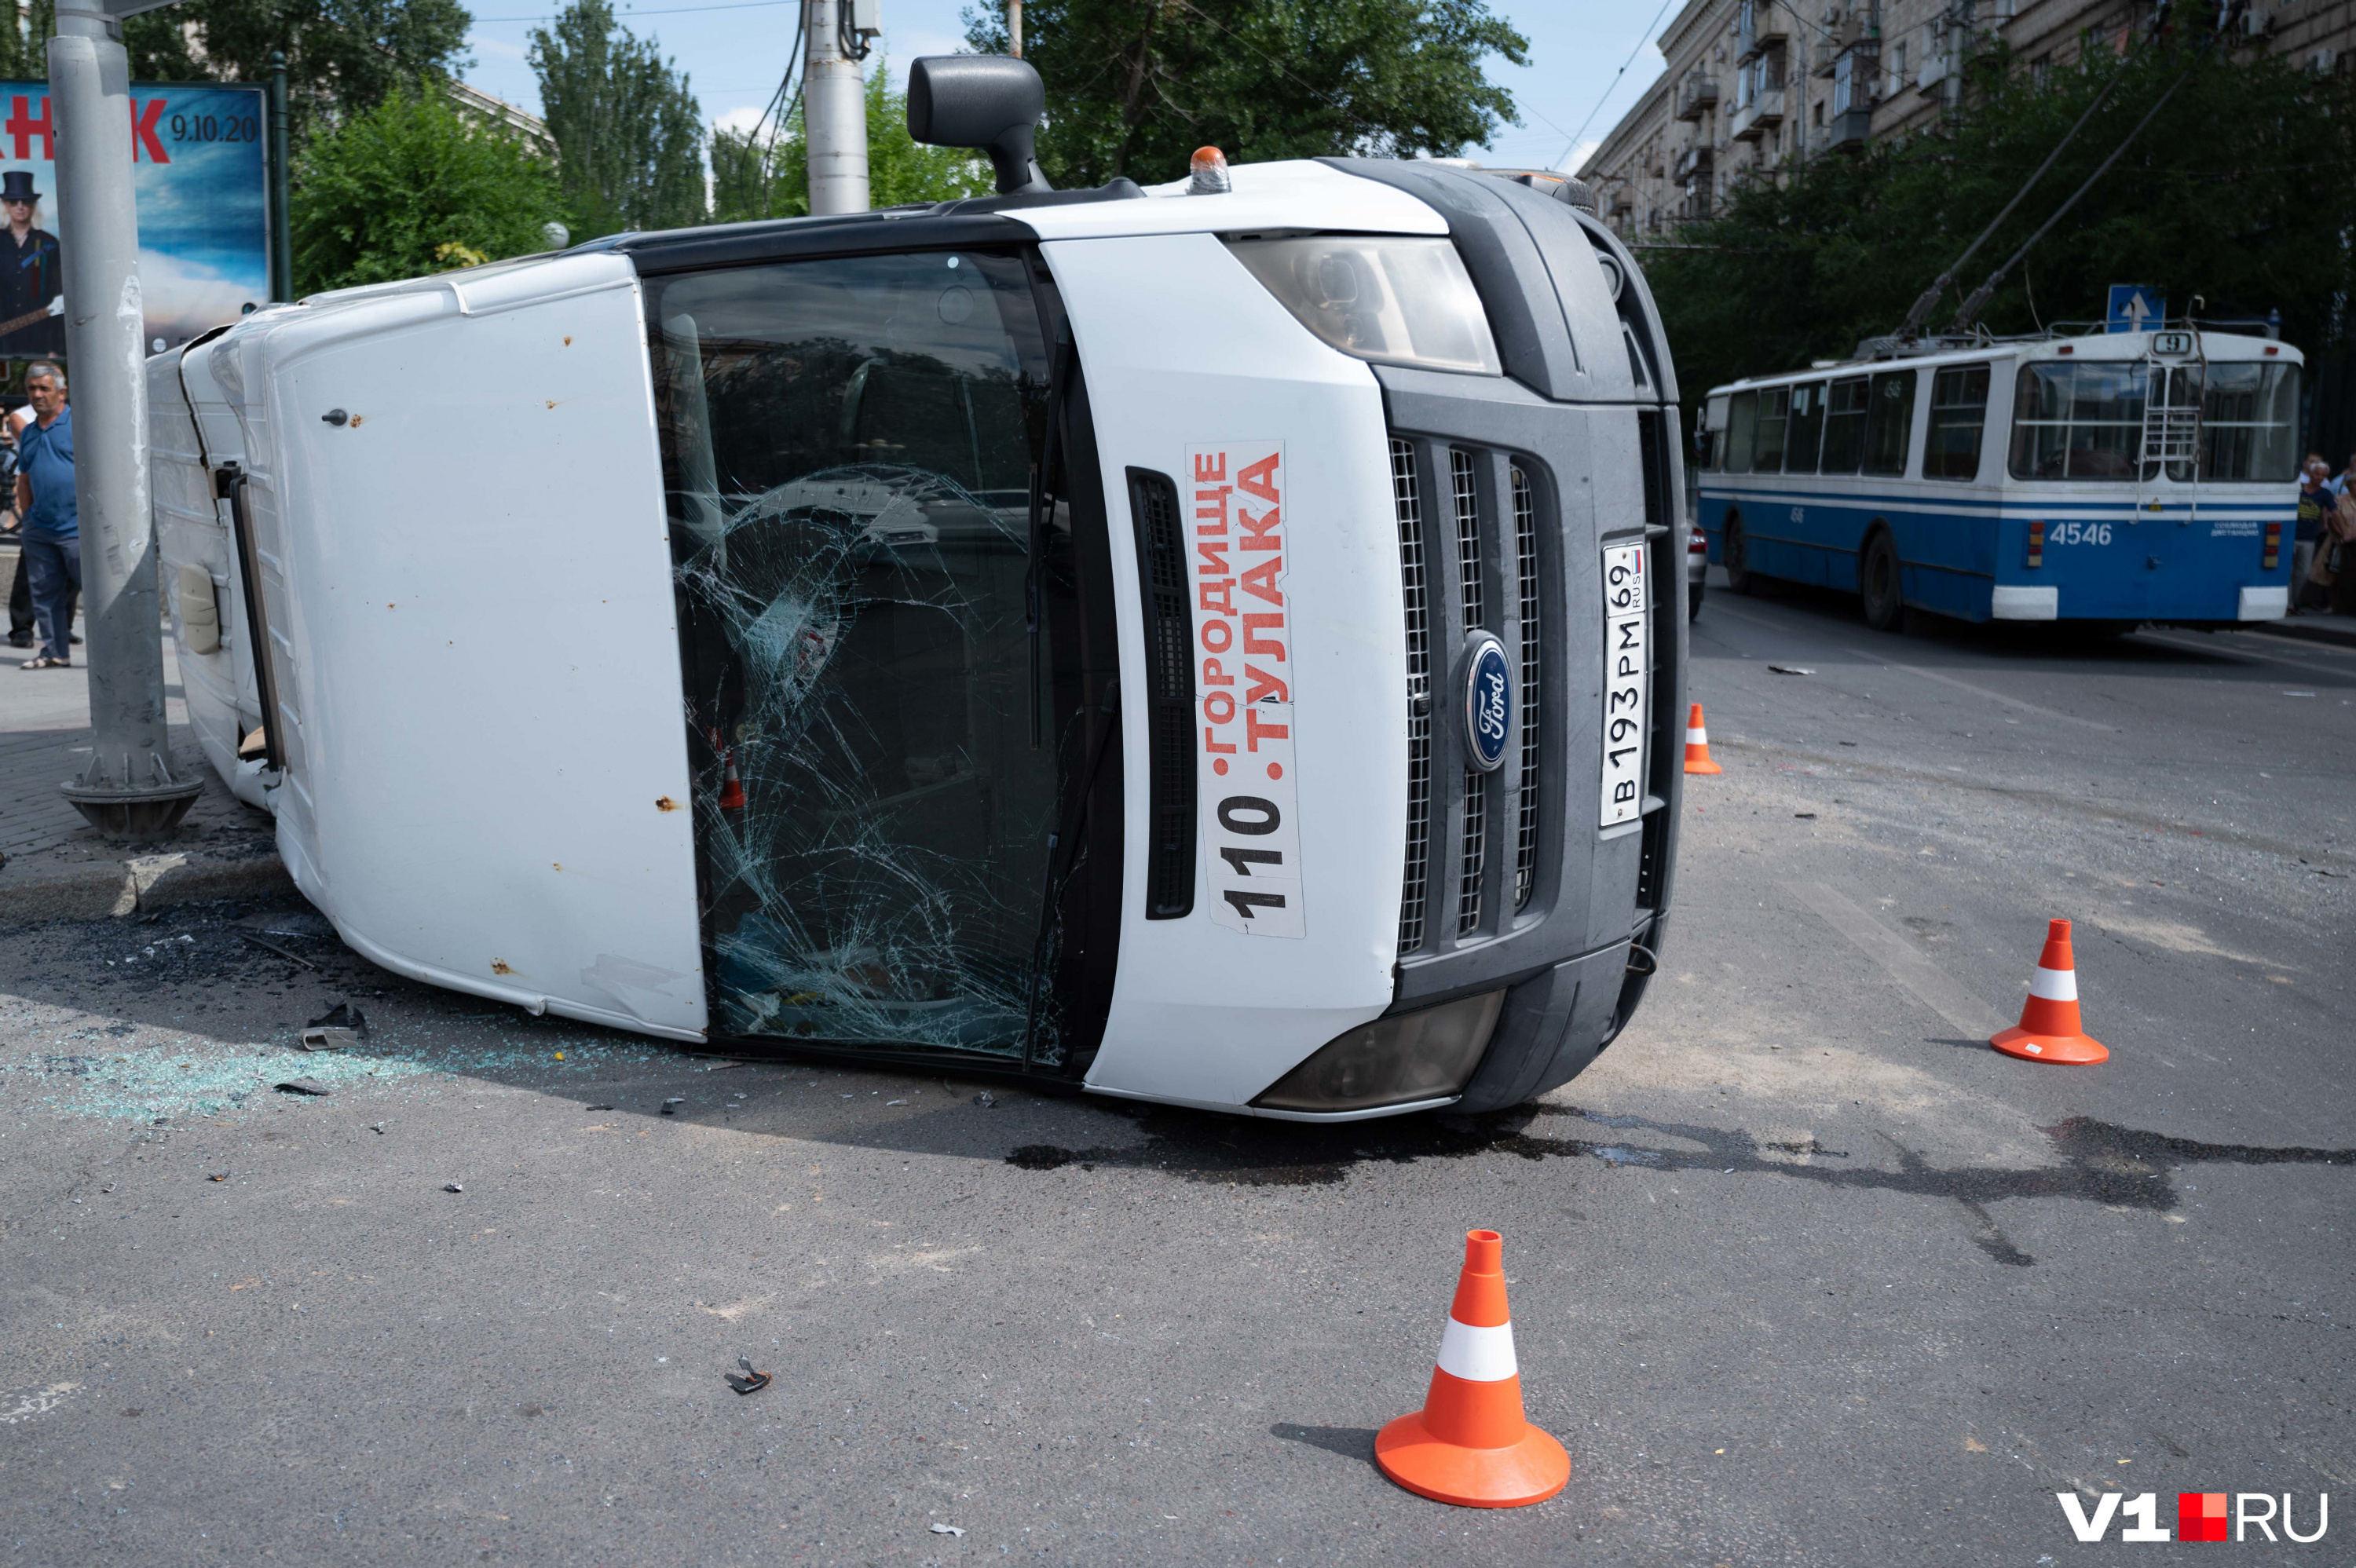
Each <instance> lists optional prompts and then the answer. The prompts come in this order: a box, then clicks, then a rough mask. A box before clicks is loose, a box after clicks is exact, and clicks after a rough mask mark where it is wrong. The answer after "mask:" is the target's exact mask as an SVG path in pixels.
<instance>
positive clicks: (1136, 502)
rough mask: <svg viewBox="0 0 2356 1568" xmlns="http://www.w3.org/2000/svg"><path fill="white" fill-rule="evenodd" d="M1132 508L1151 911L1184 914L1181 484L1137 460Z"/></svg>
mask: <svg viewBox="0 0 2356 1568" xmlns="http://www.w3.org/2000/svg"><path fill="white" fill-rule="evenodd" d="M1129 509H1130V520H1131V522H1132V523H1133V524H1134V526H1135V528H1136V531H1137V572H1138V588H1139V598H1140V602H1141V604H1142V605H1143V607H1144V611H1145V656H1146V662H1147V665H1148V670H1147V677H1148V680H1149V683H1150V689H1149V693H1148V699H1147V719H1146V748H1147V757H1148V764H1149V769H1150V773H1149V784H1148V795H1149V803H1148V805H1147V822H1148V828H1147V836H1146V856H1145V918H1146V919H1148V920H1177V919H1179V918H1180V917H1182V916H1183V915H1186V914H1190V913H1192V912H1194V647H1193V644H1192V640H1191V639H1192V636H1193V611H1192V608H1191V607H1190V606H1189V605H1188V604H1187V603H1186V542H1185V539H1184V537H1183V533H1182V532H1181V530H1180V527H1179V522H1178V486H1177V485H1176V484H1175V483H1174V482H1173V480H1172V479H1171V478H1170V476H1169V475H1166V474H1156V473H1153V472H1151V470H1149V469H1143V468H1132V469H1130V471H1129Z"/></svg>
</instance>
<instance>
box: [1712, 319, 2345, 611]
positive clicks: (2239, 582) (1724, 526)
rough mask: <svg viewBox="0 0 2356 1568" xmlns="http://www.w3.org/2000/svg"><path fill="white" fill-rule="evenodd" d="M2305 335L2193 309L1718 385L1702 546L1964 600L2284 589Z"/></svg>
mask: <svg viewBox="0 0 2356 1568" xmlns="http://www.w3.org/2000/svg"><path fill="white" fill-rule="evenodd" d="M2299 363H2300V359H2299V355H2298V351H2297V349H2295V348H2292V347H2289V346H2287V345H2286V344H2282V343H2277V342H2274V341H2271V340H2269V339H2267V338H2265V337H2256V336H2237V335H2233V334H2228V333H2221V332H2203V331H2198V330H2194V329H2192V328H2190V327H2189V326H2188V327H2186V328H2184V329H2181V330H2162V331H2157V332H2136V333H2115V334H2103V333H2099V332H2098V333H2097V334H2095V335H2093V336H2079V337H2065V336H2047V337H2040V338H2034V339H2028V340H2019V341H1981V342H1976V343H1973V344H1970V345H1967V346H1965V347H1956V346H1955V344H1954V340H1952V339H1950V340H1947V341H1945V342H1943V343H1937V344H1933V345H1926V346H1925V347H1923V348H1922V350H1921V351H1920V352H1915V351H1911V350H1908V351H1901V353H1899V354H1898V355H1897V356H1895V357H1885V358H1877V359H1871V360H1856V361H1846V362H1842V363H1838V364H1832V363H1825V362H1819V363H1818V364H1817V365H1816V367H1815V368H1813V369H1810V370H1807V371H1805V372H1803V373H1800V374H1796V375H1786V376H1767V377H1760V378H1756V379H1750V380H1742V381H1737V382H1734V383H1733V384H1731V385H1730V386H1724V387H1719V388H1716V389H1712V390H1711V392H1710V394H1709V401H1708V408H1707V411H1706V412H1705V414H1704V418H1703V421H1702V430H1701V432H1699V441H1698V443H1697V444H1698V445H1699V447H1700V459H1701V464H1700V465H1701V468H1702V470H1703V472H1702V473H1701V475H1700V476H1699V482H1698V484H1697V491H1698V493H1699V498H1700V522H1701V527H1702V528H1703V529H1704V530H1705V532H1706V533H1707V534H1708V539H1709V559H1710V560H1713V561H1716V562H1718V563H1719V564H1721V565H1723V566H1724V567H1725V568H1726V571H1727V576H1728V579H1729V581H1730V584H1731V586H1733V587H1734V589H1735V590H1736V591H1737V592H1745V591H1747V590H1748V589H1749V588H1750V587H1751V584H1752V581H1753V580H1755V579H1759V578H1775V579H1780V580H1783V581H1793V582H1804V583H1812V584H1815V585H1817V586H1821V587H1827V588H1838V589H1844V590H1849V591H1853V592H1857V593H1858V595H1859V596H1861V597H1862V598H1863V600H1864V601H1865V618H1866V620H1867V622H1868V623H1869V624H1871V625H1873V626H1874V627H1875V628H1877V629H1879V630H1887V629H1888V628H1890V627H1891V626H1892V625H1894V624H1897V622H1898V621H1899V619H1900V617H1901V613H1903V611H1904V610H1905V609H1906V608H1907V607H1908V606H1913V607H1915V608H1918V609H1922V610H1929V611H1934V612H1936V613H1940V614H1943V615H1952V616H1954V617H1956V618H1958V619H1961V620H1965V621H1987V620H2014V621H2055V620H2067V621H2076V622H2081V623H2095V624H2108V625H2109V626H2111V627H2114V628H2117V627H2126V626H2132V625H2134V624H2137V623H2140V622H2146V621H2157V622H2167V623H2170V624H2177V625H2198V626H2209V627H2217V626H2223V625H2230V624H2234V623H2237V622H2243V621H2266V620H2274V619H2276V618H2278V617H2280V616H2281V615H2283V614H2284V613H2286V610H2287V609H2288V603H2289V587H2290V571H2291V549H2290V545H2291V535H2292V532H2293V527H2294V524H2295V523H2296V521H2297V496H2298V481H2297V469H2298V448H2297V435H2298V419H2297V414H2298V367H2299Z"/></svg>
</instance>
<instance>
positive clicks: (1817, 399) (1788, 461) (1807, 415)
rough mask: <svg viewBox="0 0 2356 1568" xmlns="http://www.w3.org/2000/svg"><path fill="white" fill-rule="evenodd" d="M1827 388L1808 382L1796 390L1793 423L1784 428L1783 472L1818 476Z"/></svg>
mask: <svg viewBox="0 0 2356 1568" xmlns="http://www.w3.org/2000/svg"><path fill="white" fill-rule="evenodd" d="M1824 429H1825V384H1824V383H1823V382H1822V381H1808V382H1804V383H1802V384H1801V385H1799V386H1797V387H1794V388H1793V389H1792V422H1791V423H1790V424H1788V425H1786V426H1784V427H1783V472H1784V473H1786V474H1814V473H1815V471H1816V451H1817V448H1818V446H1819V445H1820V444H1821V443H1822V441H1823V439H1824Z"/></svg>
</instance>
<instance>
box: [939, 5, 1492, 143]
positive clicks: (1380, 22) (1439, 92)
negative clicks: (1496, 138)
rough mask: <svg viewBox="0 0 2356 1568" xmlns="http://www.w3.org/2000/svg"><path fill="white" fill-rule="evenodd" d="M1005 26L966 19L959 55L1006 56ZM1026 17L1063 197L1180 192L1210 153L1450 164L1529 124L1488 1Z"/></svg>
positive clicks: (1028, 50) (1138, 8)
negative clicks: (1192, 158) (1174, 187)
mask: <svg viewBox="0 0 2356 1568" xmlns="http://www.w3.org/2000/svg"><path fill="white" fill-rule="evenodd" d="M997 11H998V7H996V6H991V7H990V9H989V11H987V12H985V13H982V14H980V15H977V14H975V13H973V12H968V13H967V16H968V26H967V30H966V40H967V42H969V44H971V45H972V46H973V47H974V48H977V49H980V50H983V51H985V52H988V53H991V54H1003V53H1005V52H1006V30H1005V25H1004V21H1003V18H1002V17H1001V16H999V15H998V14H997ZM1023 43H1024V50H1023V54H1024V58H1025V59H1029V60H1030V61H1031V63H1032V64H1033V65H1035V66H1037V67H1038V68H1039V74H1040V75H1041V76H1042V77H1043V78H1044V79H1045V80H1046V84H1047V119H1046V124H1045V126H1044V128H1043V130H1042V131H1041V133H1040V140H1039V161H1040V164H1041V165H1042V166H1043V167H1044V169H1045V170H1046V171H1047V174H1048V176H1049V177H1050V178H1052V179H1054V180H1055V182H1056V183H1057V184H1058V185H1069V186H1088V185H1101V184H1103V183H1104V182H1105V181H1106V180H1108V179H1110V178H1112V177H1113V176H1115V175H1128V176H1131V177H1133V178H1136V179H1139V180H1141V181H1146V182H1151V181H1157V180H1168V179H1176V178H1179V177H1180V176H1183V175H1184V174H1185V172H1186V161H1187V158H1188V157H1189V155H1192V154H1193V152H1194V149H1195V148H1196V147H1198V146H1203V145H1205V144H1208V145H1213V146H1216V147H1218V148H1220V149H1221V150H1222V151H1224V152H1225V153H1226V155H1227V157H1228V159H1229V160H1230V161H1235V162H1241V161H1245V160H1253V161H1264V160H1268V159H1272V158H1305V157H1318V156H1323V155H1342V154H1359V155H1366V156H1371V157H1412V156H1415V155H1418V154H1421V153H1437V154H1453V153H1456V152H1458V151H1459V150H1461V149H1462V148H1463V147H1465V146H1466V145H1468V144H1482V145H1486V144H1487V143H1488V140H1489V138H1490V137H1491V136H1493V135H1494V134H1495V133H1496V131H1497V128H1498V125H1499V124H1500V123H1513V124H1519V123H1520V121H1519V119H1518V118H1517V117H1516V116H1515V112H1514V100H1513V96H1512V94H1510V93H1508V92H1507V91H1505V89H1504V88H1502V87H1498V86H1496V85H1495V84H1494V83H1493V82H1491V81H1490V80H1488V79H1487V78H1486V77H1485V76H1483V74H1482V70H1481V62H1482V60H1483V58H1484V57H1485V56H1487V55H1490V54H1496V55H1499V56H1502V57H1503V58H1504V59H1506V60H1509V61H1511V62H1512V63H1513V64H1515V65H1522V64H1525V63H1526V60H1525V59H1524V57H1523V49H1524V48H1525V47H1526V39H1524V38H1523V37H1522V36H1521V35H1520V34H1519V33H1517V32H1515V31H1514V29H1513V27H1511V26H1510V25H1508V24H1507V23H1506V22H1505V20H1504V19H1503V18H1502V17H1498V16H1491V15H1490V14H1489V8H1488V5H1487V4H1486V0H1027V3H1026V4H1025V5H1024V6H1023Z"/></svg>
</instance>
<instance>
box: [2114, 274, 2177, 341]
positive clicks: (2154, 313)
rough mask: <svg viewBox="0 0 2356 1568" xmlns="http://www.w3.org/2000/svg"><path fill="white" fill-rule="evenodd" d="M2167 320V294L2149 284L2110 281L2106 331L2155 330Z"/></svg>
mask: <svg viewBox="0 0 2356 1568" xmlns="http://www.w3.org/2000/svg"><path fill="white" fill-rule="evenodd" d="M2167 319H2168V296H2167V295H2166V294H2164V293H2160V292H2159V291H2158V289H2156V288H2153V287H2152V286H2151V285H2150V284H2148V283H2113V284H2112V285H2111V311H2110V315H2109V316H2108V317H2107V318H2106V319H2105V320H2104V325H2103V330H2104V331H2105V332H2158V330H2159V325H2160V323H2162V322H2164V321H2166V320H2167Z"/></svg>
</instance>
